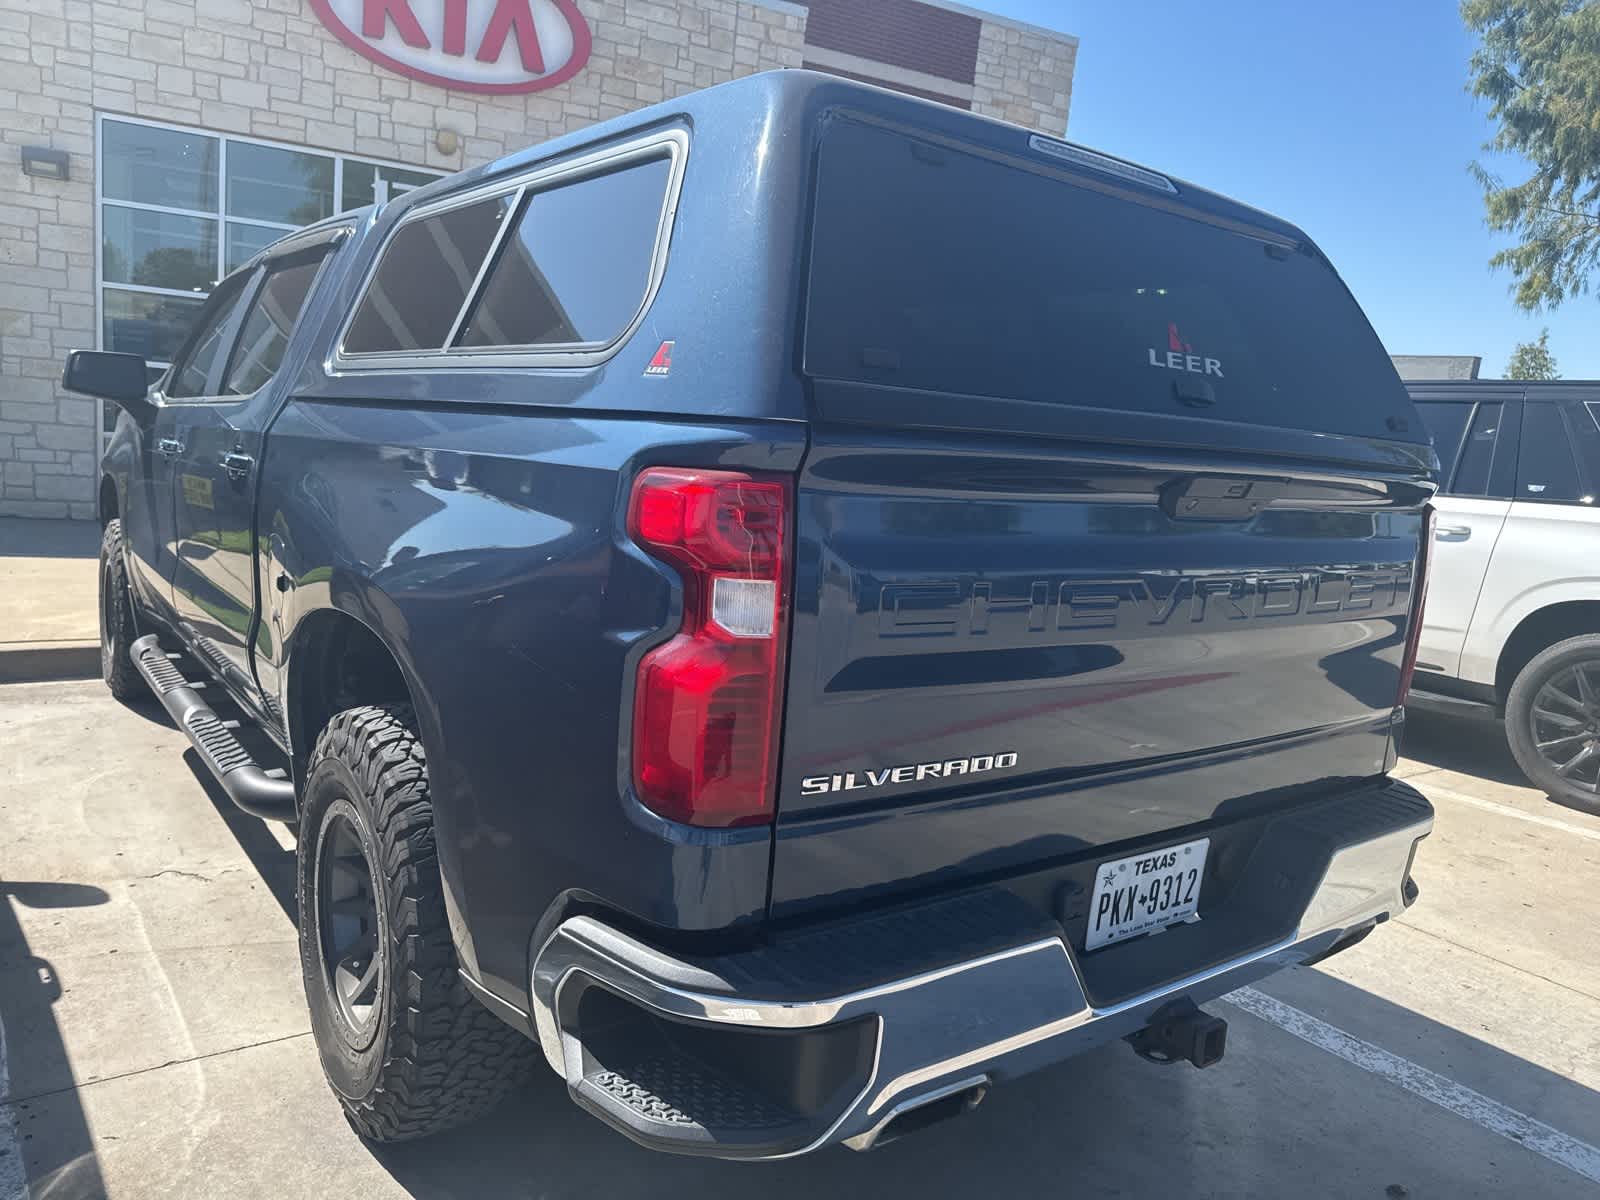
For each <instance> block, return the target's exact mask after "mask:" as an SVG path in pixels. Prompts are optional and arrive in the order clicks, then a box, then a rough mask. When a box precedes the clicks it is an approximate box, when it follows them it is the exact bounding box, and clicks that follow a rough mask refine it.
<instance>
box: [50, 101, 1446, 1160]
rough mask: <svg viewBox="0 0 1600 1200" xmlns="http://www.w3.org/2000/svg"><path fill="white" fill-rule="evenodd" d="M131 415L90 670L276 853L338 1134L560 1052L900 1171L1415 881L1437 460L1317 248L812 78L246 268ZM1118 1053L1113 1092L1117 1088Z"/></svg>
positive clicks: (599, 1106) (731, 1125) (1019, 141)
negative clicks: (155, 718) (1059, 1075)
mask: <svg viewBox="0 0 1600 1200" xmlns="http://www.w3.org/2000/svg"><path fill="white" fill-rule="evenodd" d="M64 383H65V385H66V386H67V387H68V388H70V389H74V390H76V391H79V392H82V393H85V394H89V395H97V396H101V397H104V398H107V399H110V400H114V401H116V402H117V403H118V404H119V405H120V406H121V408H122V410H123V411H122V414H121V416H120V417H119V420H118V425H117V430H116V433H115V435H114V437H113V438H112V440H111V443H110V446H109V449H108V451H107V453H106V455H105V459H104V470H103V475H102V482H101V486H100V498H99V504H100V512H101V516H102V520H103V522H104V527H105V539H104V549H103V554H102V560H101V574H100V578H101V614H102V640H103V645H104V655H103V664H104V673H105V679H106V682H107V684H108V685H109V686H110V688H111V690H112V691H113V692H114V693H115V694H116V695H117V696H118V697H119V698H125V699H133V698H135V697H137V696H140V695H141V694H147V693H149V692H153V693H154V695H155V696H156V697H158V698H159V699H160V701H161V702H162V704H164V705H165V707H166V709H167V711H168V712H169V713H170V714H171V716H172V718H173V720H174V721H175V722H176V723H177V725H178V726H179V727H180V728H181V729H182V730H183V731H184V732H185V733H186V734H188V736H189V738H190V739H191V740H192V742H193V744H194V748H195V750H196V751H197V752H198V755H199V757H200V759H201V760H202V761H203V762H204V763H205V764H206V766H207V767H208V768H209V769H210V770H211V771H212V772H214V773H215V775H216V777H217V780H218V781H219V783H220V786H221V787H222V788H223V789H224V790H225V791H226V792H227V794H228V796H229V797H231V798H232V799H233V801H234V802H236V803H237V804H238V805H239V806H240V807H241V808H243V809H244V810H245V811H247V812H249V813H253V814H255V815H257V816H259V817H262V818H264V819H268V820H275V821H283V822H289V823H292V825H293V826H294V828H295V829H296V831H297V840H298V853H297V857H298V880H299V882H298V905H299V928H300V944H301V959H302V966H303V972H304V977H305V987H306V994H307V998H308V1001H309V1005H310V1010H311V1014H312V1024H313V1029H314V1032H315V1037H316V1041H317V1045H318V1048H319V1051H320V1054H321V1058H322V1062H323V1065H324V1067H325V1069H326V1073H327V1077H328V1080H329V1082H330V1084H331V1085H332V1087H333V1089H334V1091H335V1092H336V1093H337V1095H338V1097H339V1099H340V1100H341V1102H342V1103H343V1105H344V1108H345V1110H346V1111H347V1112H348V1114H349V1116H350V1119H351V1121H352V1123H353V1124H354V1125H355V1126H356V1128H357V1129H358V1130H359V1131H360V1132H361V1133H363V1134H364V1135H366V1136H368V1137H370V1138H373V1139H378V1140H392V1139H400V1138H407V1137H413V1136H417V1135H421V1134H425V1133H429V1132H432V1131H435V1130H437V1129H440V1128H444V1127H446V1126H449V1125H451V1124H454V1123H456V1122H459V1121H462V1120H465V1119H467V1118H469V1117H472V1116H474V1115H476V1114H478V1113H480V1112H482V1111H484V1110H485V1109H486V1108H487V1107H488V1106H489V1105H491V1104H493V1103H494V1102H495V1101H496V1100H497V1099H498V1098H499V1097H500V1096H502V1095H503V1094H504V1093H505V1092H506V1091H507V1090H508V1089H509V1088H511V1087H514V1086H516V1084H517V1083H518V1082H519V1081H520V1080H521V1079H522V1078H524V1077H525V1075H526V1073H527V1072H528V1071H529V1070H531V1069H532V1065H533V1064H535V1063H536V1062H537V1061H538V1059H539V1058H543V1059H544V1060H545V1061H546V1062H547V1063H548V1064H549V1066H550V1067H552V1068H554V1069H555V1070H556V1071H557V1072H558V1073H559V1074H560V1075H561V1076H562V1077H563V1078H564V1079H565V1081H566V1083H567V1086H568V1089H569V1091H570V1094H571V1097H572V1099H573V1100H574V1101H575V1102H576V1103H577V1104H579V1105H581V1106H582V1107H583V1108H585V1109H586V1110H588V1111H589V1112H591V1113H592V1114H593V1115H594V1116H596V1117H597V1118H599V1119H600V1120H602V1121H605V1122H607V1123H608V1124H610V1125H612V1126H614V1127H615V1128H616V1129H618V1130H620V1131H622V1132H623V1133H625V1134H627V1135H628V1136H630V1137H632V1138H634V1139H635V1140H636V1141H638V1142H640V1143H642V1144H644V1145H646V1146H651V1147H655V1148H658V1149H661V1150H667V1151H675V1152H680V1153H687V1154H702V1155H712V1156H717V1157H723V1158H762V1159H774V1158H782V1157H786V1156H790V1155H796V1154H801V1153H804V1152H807V1151H810V1150H815V1149H817V1148H819V1147H823V1146H828V1145H832V1144H838V1143H843V1144H845V1145H848V1146H850V1147H853V1148H856V1149H865V1148H868V1147H871V1146H873V1145H875V1144H879V1143H882V1142H884V1141H886V1140H888V1139H890V1138H893V1137H896V1136H899V1135H901V1134H904V1133H908V1132H910V1131H912V1130H915V1129H918V1128H920V1127H923V1126H926V1125H929V1124H931V1123H933V1122H935V1121H938V1120H942V1119H945V1118H949V1117H954V1116H957V1115H959V1114H961V1113H963V1112H965V1111H967V1110H969V1109H971V1108H972V1107H973V1106H974V1105H976V1104H977V1103H978V1102H979V1101H980V1100H982V1099H983V1097H984V1096H985V1095H986V1094H987V1093H988V1091H989V1090H990V1089H991V1088H992V1087H993V1086H994V1085H996V1084H1000V1083H1003V1082H1004V1081H1006V1080H1007V1079H1010V1078H1013V1077H1015V1076H1017V1075H1019V1074H1021V1073H1023V1072H1026V1071H1030V1070H1033V1069H1036V1068H1038V1067H1041V1066H1044V1065H1046V1064H1049V1063H1052V1062H1056V1061H1059V1060H1062V1059H1064V1058H1066V1057H1068V1056H1071V1055H1073V1054H1076V1053H1078V1052H1080V1051H1083V1050H1085V1049H1087V1048H1089V1047H1092V1046H1095V1045H1097V1044H1100V1043H1104V1042H1107V1041H1109V1040H1113V1039H1127V1040H1128V1041H1129V1042H1130V1043H1131V1045H1132V1048H1133V1050H1134V1051H1135V1052H1137V1054H1138V1055H1139V1056H1141V1057H1143V1058H1145V1059H1149V1060H1153V1061H1157V1062H1182V1061H1188V1062H1191V1063H1194V1064H1195V1065H1197V1066H1208V1065H1210V1064H1212V1063H1214V1062H1216V1061H1217V1060H1218V1059H1219V1058H1220V1057H1221V1056H1222V1054H1223V1051H1224V1048H1225V1044H1226V1026H1225V1024H1224V1022H1223V1021H1222V1020H1220V1019H1219V1018H1217V1017H1216V1016H1214V1015H1210V1014H1207V1013H1206V1012H1205V1011H1203V1010H1202V1009H1201V1008H1200V1005H1202V1004H1204V1003H1206V1002H1208V1001H1209V1000H1211V999H1213V998H1215V997H1216V996H1218V995H1220V994H1222V993H1224V992H1227V991H1228V990H1230V989H1232V988H1235V987H1238V986H1240V985H1241V984H1244V983H1246V982H1248V981H1251V980H1254V979H1257V978H1259V977H1261V976H1263V975H1266V974H1267V973H1269V972H1271V971H1273V970H1276V969H1278V968H1281V967H1284V966H1287V965H1290V964H1295V963H1303V962H1309V961H1313V960H1316V959H1319V958H1322V957H1325V956H1327V955H1329V954H1333V953H1335V952H1338V951H1340V950H1343V949H1345V948H1346V947H1348V946H1351V945H1353V944H1354V943H1355V942H1357V941H1359V940H1360V939H1361V938H1362V937H1364V936H1365V935H1366V934H1368V933H1369V932H1371V930H1372V929H1373V928H1374V927H1375V926H1376V925H1377V924H1379V923H1381V922H1383V921H1385V920H1386V919H1388V918H1389V917H1392V916H1395V915H1397V914H1399V913H1400V912H1402V911H1403V910H1404V908H1405V907H1406V906H1407V905H1408V904H1410V903H1411V902H1412V901H1413V900H1414V899H1415V897H1416V891H1417V890H1416V885H1415V884H1414V883H1413V881H1412V878H1411V866H1412V857H1413V854H1414V851H1415V849H1416V845H1417V843H1418V841H1419V840H1420V839H1421V838H1423V837H1424V836H1426V835H1427V834H1428V832H1429V830H1430V828H1431V824H1432V811H1431V809H1430V808H1429V805H1428V803H1427V801H1426V800H1424V799H1423V798H1422V797H1421V796H1420V795H1419V794H1418V793H1417V792H1415V791H1414V790H1412V789H1410V788H1408V787H1406V786H1405V785H1404V784H1402V783H1399V782H1397V781H1395V780H1394V779H1392V778H1391V777H1390V776H1389V774H1388V773H1389V772H1390V770H1391V769H1392V768H1393V767H1394V765H1395V761H1396V754H1397V749H1398V744H1399V739H1400V734H1401V730H1402V723H1403V720H1404V712H1403V708H1402V706H1401V702H1402V699H1403V697H1404V695H1405V692H1406V688H1407V683H1408V679H1409V676H1410V674H1411V669H1412V664H1413V659H1414V655H1415V650H1416V638H1417V632H1418V628H1419V621H1418V613H1419V611H1420V607H1421V601H1422V595H1423V588H1424V582H1425V568H1426V557H1427V550H1428V546H1429V542H1430V538H1429V536H1428V527H1429V526H1428V523H1429V520H1430V508H1429V500H1430V497H1431V496H1432V494H1433V491H1434V489H1435V486H1436V480H1437V462H1436V459H1435V457H1434V453H1433V450H1432V448H1431V446H1430V443H1429V441H1428V437H1427V434H1426V432H1425V431H1424V428H1423V426H1422V424H1421V422H1420V421H1419V420H1418V417H1417V414H1416V412H1415V410H1414V408H1413V406H1412V403H1411V401H1410V399H1409V398H1408V397H1407V394H1406V392H1405V389H1404V388H1403V387H1402V386H1401V384H1400V382H1399V380H1398V379H1397V378H1396V376H1395V374H1394V372H1393V370H1392V369H1391V367H1390V365H1389V361H1388V359H1387V357H1386V356H1385V354H1384V351H1383V349H1382V347H1381V346H1380V345H1379V344H1378V341H1377V339H1376V337H1375V336H1374V335H1373V332H1372V330H1371V328H1370V327H1369V325H1368V324H1367V322H1366V320H1365V318H1364V317H1363V315H1362V313H1361V311H1360V309H1359V308H1358V307H1357V305H1356V303H1355V301H1354V300H1353V299H1352V297H1351V296H1350V294H1349V292H1348V291H1347V290H1346V288H1345V287H1344V285H1343V284H1342V283H1341V282H1340V280H1339V278H1338V276H1337V275H1336V274H1335V273H1334V271H1333V269H1332V268H1331V267H1330V265H1329V264H1328V262H1327V260H1326V259H1325V258H1324V257H1323V255H1322V253H1321V252H1320V251H1319V250H1318V249H1317V248H1316V246H1315V245H1313V244H1312V243H1311V242H1310V240H1309V239H1308V238H1307V237H1306V236H1305V235H1304V234H1303V233H1301V232H1300V231H1299V230H1298V229H1296V228H1295V227H1293V226H1292V225H1289V224H1286V223H1285V222H1283V221H1281V220H1278V219H1276V218H1274V217H1270V216H1267V215H1265V214H1263V213H1260V212H1257V211H1255V210H1252V209H1249V208H1246V207H1244V206H1243V205H1240V204H1238V203H1236V202H1234V201H1231V200H1227V199H1224V198H1223V197H1220V196H1217V195H1214V194H1211V193H1208V192H1206V191H1203V190H1201V189H1199V188H1197V187H1193V186H1191V185H1189V184H1187V183H1183V182H1181V181H1177V180H1173V179H1170V178H1168V177H1166V176H1164V175H1161V174H1159V173H1157V172H1154V171H1151V170H1147V169H1144V168H1142V167H1138V166H1134V165H1133V164H1130V163H1127V162H1124V161H1122V160H1119V159H1116V158H1112V157H1108V156H1105V155H1102V154H1099V153H1095V152H1092V151H1089V150H1086V149H1083V148H1081V147H1078V146H1075V145H1071V144H1069V143H1066V142H1062V141H1058V140H1055V139H1051V138H1047V137H1044V136H1041V135H1038V134H1032V133H1030V132H1029V131H1027V130H1023V129H1020V128H1017V127H1014V126H1011V125H1006V124H1001V123H997V122H993V121H989V120H985V119H981V118H979V117H976V116H973V115H971V114H969V113H965V112H960V111H957V110H955V109H952V108H946V107H942V106H939V105H934V104H929V103H925V102H922V101H919V100H914V99H911V98H908V97H904V96H898V95H893V94H891V93H888V92H885V91H880V90H877V89H874V88H870V87H865V86H861V85H858V84H855V83H852V82H849V81H845V80H841V79H836V78H832V77H828V76H823V75H818V74H812V73H807V72H782V73H775V74H767V75H761V76H756V77H753V78H749V79H745V80H741V81H737V82H734V83H730V84H727V85H724V86H721V87H717V88H714V89H711V90H709V91H705V92H701V93H697V94H694V95H689V96H685V97H683V98H682V99H680V100H676V101H672V102H669V103H667V104H665V105H660V106H657V107H654V108H649V109H645V110H644V111H641V112H638V113H635V114H633V115H631V116H628V117H625V118H621V119H618V120H615V121H610V122H607V123H605V124H601V125H597V126H595V127H593V128H591V129H587V130H584V131H582V132H580V133H577V134H572V135H569V136H567V137H564V138H561V139H559V140H557V141H554V142H550V143H548V144H546V145H542V146H539V147H536V148H534V149H531V150H527V151H525V152H522V153H520V154H515V155H512V156H511V157H508V158H505V159H502V160H500V161H498V162H494V163H491V164H489V165H487V166H483V167H479V168H475V169H473V170H470V171H466V172H463V173H462V174H459V175H456V176H453V177H451V178H449V179H445V180H441V181H439V182H438V183H435V184H433V185H431V186H428V187H425V188H422V189H420V190H418V191H416V192H413V193H410V194H409V195H407V196H406V197H404V198H403V199H401V200H398V201H395V202H393V203H391V204H388V205H386V206H383V207H381V208H377V209H368V210H365V211H361V212H357V213H354V214H349V215H346V216H342V217H338V218H336V219H334V220H331V221H326V222H324V223H322V224H320V225H317V226H314V227H312V228H309V229H306V230H304V231H302V232H300V233H297V234H295V235H293V236H291V237H288V238H286V239H284V240H283V241H281V242H279V243H277V244H276V245H274V246H272V247H270V248H269V249H267V250H265V251H263V252H262V253H260V254H259V255H257V256H256V257H255V258H254V259H252V260H251V261H250V262H249V263H248V264H246V265H245V266H244V267H242V268H241V269H240V270H238V271H236V272H235V273H233V274H232V275H230V276H228V277H227V278H226V279H224V280H222V281H221V283H220V284H219V285H218V286H217V288H216V290H215V292H214V293H213V294H212V295H211V297H210V299H209V301H208V302H207V304H206V305H205V307H204V308H203V309H202V310H201V312H200V314H199V316H198V317H197V320H196V324H195V327H194V329H193V332H192V333H191V335H190V336H189V338H188V341H187V343H186V345H185V347H184V348H183V350H182V351H181V353H180V354H179V355H178V356H177V359H176V361H175V362H174V364H173V366H172V367H171V369H170V370H169V371H168V372H167V373H166V374H165V375H164V376H163V377H162V378H161V379H159V380H158V381H157V382H156V383H155V385H154V386H153V387H151V388H149V389H148V390H147V385H146V375H145V368H144V364H143V363H142V361H140V360H139V359H137V358H130V357H129V356H126V355H113V354H106V353H97V352H90V351H81V352H77V353H75V354H74V355H73V356H72V357H71V358H70V359H69V361H68V363H67V366H66V370H65V377H64ZM1132 1058H1133V1056H1132V1055H1130V1061H1132Z"/></svg>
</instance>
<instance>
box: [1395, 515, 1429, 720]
mask: <svg viewBox="0 0 1600 1200" xmlns="http://www.w3.org/2000/svg"><path fill="white" fill-rule="evenodd" d="M1433 517H1434V513H1433V505H1431V504H1425V505H1423V506H1422V531H1421V533H1420V534H1419V535H1418V536H1420V537H1421V539H1422V545H1421V546H1420V547H1419V548H1418V550H1417V576H1416V579H1415V581H1414V583H1413V586H1412V589H1411V617H1410V624H1408V625H1407V626H1406V653H1405V657H1404V658H1402V659H1401V660H1400V694H1399V696H1397V697H1396V698H1395V704H1396V705H1400V704H1404V703H1405V702H1406V694H1407V693H1408V692H1410V691H1411V676H1412V675H1413V674H1415V673H1416V669H1417V645H1418V643H1419V642H1421V640H1422V606H1423V604H1424V603H1425V602H1426V601H1427V599H1428V564H1429V563H1430V562H1431V561H1432V560H1433Z"/></svg>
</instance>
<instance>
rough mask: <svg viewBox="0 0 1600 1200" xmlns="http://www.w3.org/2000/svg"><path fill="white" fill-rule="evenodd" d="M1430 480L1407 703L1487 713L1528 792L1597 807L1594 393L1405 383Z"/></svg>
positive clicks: (1598, 449) (1496, 383)
mask: <svg viewBox="0 0 1600 1200" xmlns="http://www.w3.org/2000/svg"><path fill="white" fill-rule="evenodd" d="M1407 386H1408V388H1409V390H1410V392H1411V398H1412V399H1413V400H1415V401H1416V402H1417V408H1418V411H1420V412H1421V414H1422V418H1423V420H1424V421H1425V422H1426V423H1427V426H1428V430H1429V432H1430V433H1432V434H1433V440H1434V446H1435V448H1436V449H1437V450H1438V453H1439V463H1440V478H1441V479H1442V480H1443V481H1444V486H1443V487H1442V488H1441V490H1440V493H1439V497H1438V499H1437V500H1436V501H1435V508H1436V509H1437V518H1436V525H1435V528H1434V545H1433V564H1432V568H1431V570H1432V576H1431V579H1430V581H1429V584H1428V602H1427V608H1426V610H1425V612H1424V617H1423V627H1422V641H1421V646H1420V648H1419V649H1418V652H1417V673H1416V682H1415V684H1414V685H1413V688H1412V697H1411V700H1410V703H1412V704H1415V705H1417V706H1419V707H1430V708H1453V709H1461V708H1463V707H1465V706H1480V707H1481V706H1492V707H1493V708H1494V710H1495V711H1496V712H1498V713H1500V714H1502V715H1503V716H1504V717H1505V728H1506V738H1507V740H1508V741H1509V742H1510V744H1511V751H1512V753H1513V754H1515V755H1516V758H1517V762H1518V763H1519V764H1521V766H1522V769H1523V771H1524V772H1526V773H1527V775H1528V778H1529V779H1531V780H1532V781H1533V782H1534V783H1535V784H1536V785H1538V786H1539V787H1541V788H1543V789H1544V790H1545V791H1547V792H1549V793H1550V794H1551V795H1553V796H1557V797H1559V798H1561V799H1565V800H1572V801H1578V802H1580V803H1586V804H1589V805H1593V804H1595V803H1596V802H1597V800H1600V505H1597V504H1596V499H1597V497H1600V382H1593V383H1567V382H1556V383H1515V382H1506V381H1500V380H1483V381H1473V382H1454V383H1411V384H1408V385H1407Z"/></svg>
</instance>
